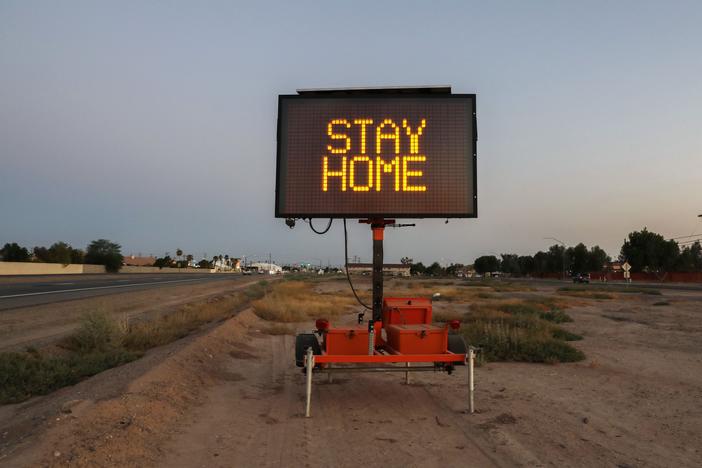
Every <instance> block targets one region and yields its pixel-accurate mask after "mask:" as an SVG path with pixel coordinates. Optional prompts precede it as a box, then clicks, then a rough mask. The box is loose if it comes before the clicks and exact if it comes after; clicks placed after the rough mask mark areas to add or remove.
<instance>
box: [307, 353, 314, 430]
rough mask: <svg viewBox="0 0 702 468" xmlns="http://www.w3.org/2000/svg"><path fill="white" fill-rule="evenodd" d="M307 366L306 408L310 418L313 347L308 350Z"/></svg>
mask: <svg viewBox="0 0 702 468" xmlns="http://www.w3.org/2000/svg"><path fill="white" fill-rule="evenodd" d="M305 366H307V405H306V406H305V417H306V418H309V417H310V404H311V403H312V369H314V352H313V351H312V347H309V348H307V356H306V359H305Z"/></svg>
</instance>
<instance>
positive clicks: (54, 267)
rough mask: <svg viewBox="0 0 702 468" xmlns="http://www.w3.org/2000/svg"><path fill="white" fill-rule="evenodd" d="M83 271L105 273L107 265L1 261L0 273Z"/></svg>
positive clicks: (48, 273)
mask: <svg viewBox="0 0 702 468" xmlns="http://www.w3.org/2000/svg"><path fill="white" fill-rule="evenodd" d="M83 273H105V267H104V266H102V265H72V264H71V265H62V264H60V263H30V262H0V275H80V274H83Z"/></svg>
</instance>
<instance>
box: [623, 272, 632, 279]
mask: <svg viewBox="0 0 702 468" xmlns="http://www.w3.org/2000/svg"><path fill="white" fill-rule="evenodd" d="M629 278H631V273H629V271H628V270H627V271H625V272H624V279H629Z"/></svg>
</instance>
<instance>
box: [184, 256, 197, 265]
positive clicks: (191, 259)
mask: <svg viewBox="0 0 702 468" xmlns="http://www.w3.org/2000/svg"><path fill="white" fill-rule="evenodd" d="M193 258H195V257H193V256H192V255H191V254H188V255H186V257H185V259H186V260H187V261H188V263H187V264H186V265H185V266H186V268H187V267H189V266H190V264H191V263H192V261H193Z"/></svg>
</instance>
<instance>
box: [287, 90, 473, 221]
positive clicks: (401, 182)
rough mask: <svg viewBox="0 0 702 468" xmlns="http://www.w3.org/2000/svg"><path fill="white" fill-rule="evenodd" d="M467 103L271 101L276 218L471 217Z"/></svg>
mask: <svg viewBox="0 0 702 468" xmlns="http://www.w3.org/2000/svg"><path fill="white" fill-rule="evenodd" d="M476 139H477V138H476V117H475V95H472V94H460V95H459V94H437V95H431V94H394V95H393V94H387V95H370V94H368V95H364V94H360V95H358V94H357V95H348V96H333V95H299V96H298V95H292V96H279V101H278V160H277V175H276V210H275V211H276V216H277V217H283V218H369V217H386V218H432V217H434V218H437V217H438V218H467V217H477V187H476V182H477V178H476V172H475V169H476V156H477V155H476Z"/></svg>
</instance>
